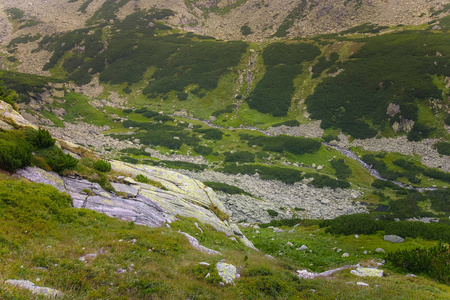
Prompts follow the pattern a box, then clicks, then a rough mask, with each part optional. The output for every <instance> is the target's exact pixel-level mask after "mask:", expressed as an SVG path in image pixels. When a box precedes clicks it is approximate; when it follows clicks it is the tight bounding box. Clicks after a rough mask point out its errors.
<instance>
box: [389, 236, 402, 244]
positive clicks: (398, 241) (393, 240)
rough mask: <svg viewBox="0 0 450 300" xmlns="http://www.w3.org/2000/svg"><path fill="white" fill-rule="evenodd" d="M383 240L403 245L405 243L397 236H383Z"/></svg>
mask: <svg viewBox="0 0 450 300" xmlns="http://www.w3.org/2000/svg"><path fill="white" fill-rule="evenodd" d="M384 240H385V241H386V242H392V243H403V242H404V241H405V239H404V238H402V237H399V236H398V235H385V236H384Z"/></svg>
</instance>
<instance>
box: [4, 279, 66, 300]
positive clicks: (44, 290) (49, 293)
mask: <svg viewBox="0 0 450 300" xmlns="http://www.w3.org/2000/svg"><path fill="white" fill-rule="evenodd" d="M5 283H6V284H9V285H14V286H17V287H20V288H23V289H27V290H29V291H31V293H33V294H35V295H42V296H45V297H51V298H55V297H58V296H62V295H63V293H62V292H60V291H58V290H55V289H52V288H48V287H40V286H37V285H35V284H34V283H32V282H31V281H28V280H15V279H9V280H6V281H5Z"/></svg>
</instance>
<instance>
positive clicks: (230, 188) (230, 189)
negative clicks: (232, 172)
mask: <svg viewBox="0 0 450 300" xmlns="http://www.w3.org/2000/svg"><path fill="white" fill-rule="evenodd" d="M203 183H204V184H205V185H207V186H209V187H210V188H212V189H213V190H215V191H220V192H224V193H227V194H231V195H236V194H237V195H247V196H251V194H250V193H247V192H246V191H244V190H243V189H241V188H238V187H237V186H234V185H229V184H226V183H221V182H214V181H205V182H203Z"/></svg>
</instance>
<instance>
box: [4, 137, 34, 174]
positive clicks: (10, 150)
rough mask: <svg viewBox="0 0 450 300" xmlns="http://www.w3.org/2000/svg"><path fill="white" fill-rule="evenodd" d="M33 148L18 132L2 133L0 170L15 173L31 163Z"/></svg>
mask: <svg viewBox="0 0 450 300" xmlns="http://www.w3.org/2000/svg"><path fill="white" fill-rule="evenodd" d="M31 151H32V147H31V145H30V144H29V143H28V142H27V141H26V140H25V138H24V137H23V135H22V134H21V133H20V132H18V131H11V132H0V169H3V170H6V171H9V172H14V171H15V170H17V169H20V168H23V167H26V166H28V165H29V164H30V163H31V157H32V153H31Z"/></svg>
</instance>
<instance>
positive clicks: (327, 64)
mask: <svg viewBox="0 0 450 300" xmlns="http://www.w3.org/2000/svg"><path fill="white" fill-rule="evenodd" d="M338 59H339V54H337V53H336V52H333V53H331V55H330V59H328V60H327V59H326V57H325V56H321V57H320V58H319V61H318V62H317V63H316V64H315V65H314V66H313V68H312V73H313V75H312V78H317V77H319V76H320V74H322V72H323V71H325V70H326V69H329V68H331V66H333V65H334V63H335V62H336V61H337V60H338Z"/></svg>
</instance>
